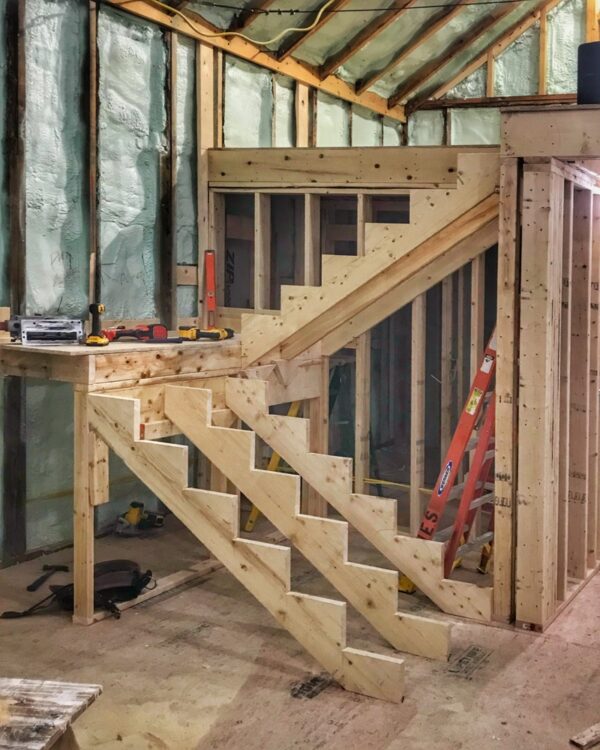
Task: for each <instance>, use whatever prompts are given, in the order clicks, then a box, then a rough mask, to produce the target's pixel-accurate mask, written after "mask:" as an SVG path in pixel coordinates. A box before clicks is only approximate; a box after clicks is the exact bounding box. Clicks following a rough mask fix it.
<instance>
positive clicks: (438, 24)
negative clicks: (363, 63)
mask: <svg viewBox="0 0 600 750" xmlns="http://www.w3.org/2000/svg"><path fill="white" fill-rule="evenodd" d="M474 1H475V0H456V3H455V4H454V5H449V6H448V8H444V9H443V10H442V11H441V12H440V13H438V14H437V15H436V16H435V18H434V19H433V22H432V23H428V24H426V26H425V27H424V28H423V31H422V33H418V34H417V35H416V36H415V38H414V39H413V40H412V41H411V42H409V44H408V45H407V46H406V47H405V48H404V49H402V50H400V52H398V54H397V55H394V57H393V58H392V59H391V60H390V61H389V63H388V64H387V65H386V66H385V67H383V68H381V70H378V71H376V72H375V73H372V74H371V75H369V76H367V77H366V78H364V79H362V80H361V81H357V82H356V93H357V94H362V93H363V91H366V90H367V89H370V88H371V86H372V85H373V84H374V83H376V82H377V81H379V80H380V79H381V78H383V77H384V76H386V75H387V74H388V73H389V72H390V71H391V70H393V69H394V68H396V67H397V66H398V65H400V63H401V62H403V61H404V60H406V58H407V57H408V56H409V55H412V53H413V52H414V51H415V50H416V49H417V47H420V46H421V45H422V44H423V43H424V42H426V41H427V40H428V39H429V38H430V37H432V36H433V35H434V34H436V33H437V32H438V31H439V30H440V29H442V28H443V27H444V26H445V25H446V24H447V23H448V22H449V21H450V20H451V19H452V18H454V16H456V15H458V14H459V13H460V12H461V11H462V10H463V9H464V7H465V6H466V5H468V4H469V3H471V2H474Z"/></svg>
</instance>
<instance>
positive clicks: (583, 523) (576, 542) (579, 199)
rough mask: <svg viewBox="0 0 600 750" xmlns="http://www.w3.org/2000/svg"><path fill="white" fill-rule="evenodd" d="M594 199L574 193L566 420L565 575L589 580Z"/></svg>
mask: <svg viewBox="0 0 600 750" xmlns="http://www.w3.org/2000/svg"><path fill="white" fill-rule="evenodd" d="M591 261H592V194H591V192H590V191H589V190H580V189H578V188H575V195H574V199H573V268H572V271H571V283H572V284H573V298H572V308H571V411H570V415H569V419H570V424H569V474H570V487H569V490H570V493H569V535H568V536H569V541H568V573H569V576H571V577H573V578H580V579H583V578H585V577H586V574H587V549H588V509H587V505H588V499H589V484H588V482H589V475H588V469H589V466H588V463H589V458H588V456H589V427H590V409H589V390H590V375H589V373H590V364H589V362H590V325H591V318H590V305H591Z"/></svg>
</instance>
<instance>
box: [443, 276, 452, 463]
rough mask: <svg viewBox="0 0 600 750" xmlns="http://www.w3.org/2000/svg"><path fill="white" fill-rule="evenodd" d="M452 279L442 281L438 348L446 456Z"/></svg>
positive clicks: (449, 425)
mask: <svg viewBox="0 0 600 750" xmlns="http://www.w3.org/2000/svg"><path fill="white" fill-rule="evenodd" d="M453 295H454V279H453V277H452V276H446V278H445V279H443V281H442V311H441V318H442V319H441V347H440V373H441V381H442V382H441V385H440V450H441V454H442V456H445V455H446V452H447V451H448V448H449V446H450V441H451V440H452V428H453V425H452V391H453V378H454V367H455V365H454V363H453V358H452V339H453V332H454V315H453V303H452V298H453Z"/></svg>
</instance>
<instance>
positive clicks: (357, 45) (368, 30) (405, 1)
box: [319, 0, 417, 79]
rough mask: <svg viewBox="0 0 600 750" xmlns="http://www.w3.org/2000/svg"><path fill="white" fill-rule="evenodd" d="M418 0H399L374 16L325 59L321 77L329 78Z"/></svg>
mask: <svg viewBox="0 0 600 750" xmlns="http://www.w3.org/2000/svg"><path fill="white" fill-rule="evenodd" d="M416 2H417V0H397V2H395V3H394V5H392V6H391V7H390V8H388V10H385V11H384V12H383V13H382V14H381V15H379V16H377V17H376V18H374V19H373V20H372V21H371V22H370V23H368V24H367V25H366V26H365V27H364V28H363V29H361V31H359V32H358V34H356V36H354V37H352V39H351V40H350V41H349V42H348V44H346V45H345V46H344V47H342V49H341V50H340V51H339V52H337V53H336V54H335V55H332V56H331V57H330V58H329V59H328V60H326V61H325V63H324V65H322V66H321V69H320V71H319V72H320V75H321V78H322V79H323V78H327V76H330V75H332V74H333V73H335V71H336V70H337V69H338V68H340V67H341V66H342V65H343V64H344V63H345V62H346V61H347V60H349V59H350V58H351V57H352V56H353V55H355V54H356V53H357V52H358V51H359V50H361V49H362V48H363V47H364V46H366V45H367V44H368V43H369V42H371V41H373V39H375V37H376V36H378V35H379V34H381V32H382V31H384V30H385V29H387V27H388V26H390V25H391V24H392V23H394V21H397V20H398V18H399V16H400V12H401V11H403V10H406V9H407V8H410V7H411V5H414V4H415V3H416Z"/></svg>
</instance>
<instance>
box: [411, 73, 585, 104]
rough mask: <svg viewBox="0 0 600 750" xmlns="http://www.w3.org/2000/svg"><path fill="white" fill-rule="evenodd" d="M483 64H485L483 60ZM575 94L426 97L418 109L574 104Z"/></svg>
mask: <svg viewBox="0 0 600 750" xmlns="http://www.w3.org/2000/svg"><path fill="white" fill-rule="evenodd" d="M483 64H486V63H485V62H484V63H483ZM576 101H577V94H545V95H544V96H540V95H539V94H532V95H531V96H493V95H489V96H477V97H473V98H472V99H452V98H448V99H428V100H427V101H426V102H423V103H422V104H421V105H420V106H419V109H463V108H465V107H466V108H468V109H478V108H480V107H483V108H485V109H487V108H489V107H498V108H500V107H502V108H503V109H508V108H517V109H519V108H521V107H526V106H533V105H538V104H574V103H575V102H576Z"/></svg>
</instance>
